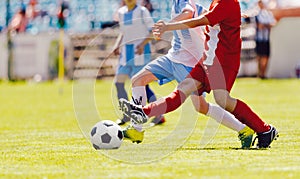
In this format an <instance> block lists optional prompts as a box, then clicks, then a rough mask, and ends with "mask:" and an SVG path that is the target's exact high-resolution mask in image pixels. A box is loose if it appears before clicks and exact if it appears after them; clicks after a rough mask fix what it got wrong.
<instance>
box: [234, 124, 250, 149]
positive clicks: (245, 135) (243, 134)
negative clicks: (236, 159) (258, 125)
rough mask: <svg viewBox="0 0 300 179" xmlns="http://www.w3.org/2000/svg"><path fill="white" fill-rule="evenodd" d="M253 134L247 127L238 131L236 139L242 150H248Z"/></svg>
mask: <svg viewBox="0 0 300 179" xmlns="http://www.w3.org/2000/svg"><path fill="white" fill-rule="evenodd" d="M253 134H254V131H253V130H252V129H250V128H249V127H248V126H246V127H244V129H242V130H241V131H239V135H238V137H239V139H240V141H241V144H242V149H249V148H250V147H251V144H252V137H253Z"/></svg>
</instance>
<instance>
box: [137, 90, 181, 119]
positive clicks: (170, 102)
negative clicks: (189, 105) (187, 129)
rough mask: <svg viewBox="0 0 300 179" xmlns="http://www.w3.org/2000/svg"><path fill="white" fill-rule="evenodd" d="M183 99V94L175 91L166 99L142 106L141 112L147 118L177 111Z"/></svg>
mask: <svg viewBox="0 0 300 179" xmlns="http://www.w3.org/2000/svg"><path fill="white" fill-rule="evenodd" d="M185 99H186V95H185V94H184V93H183V92H181V91H179V90H175V91H173V92H172V93H171V94H169V95H168V96H167V97H165V98H163V99H160V100H157V101H155V102H152V103H150V104H148V105H146V106H144V107H143V110H144V112H145V114H147V116H148V117H152V116H160V115H162V114H165V113H168V112H171V111H174V110H175V109H177V108H178V107H179V106H180V105H181V104H182V103H183V102H184V101H185Z"/></svg>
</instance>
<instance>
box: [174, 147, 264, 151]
mask: <svg viewBox="0 0 300 179" xmlns="http://www.w3.org/2000/svg"><path fill="white" fill-rule="evenodd" d="M267 149H268V148H265V149H258V148H249V149H242V148H237V147H218V148H216V147H205V148H203V147H181V148H178V149H177V151H180V150H187V151H188V150H189V151H193V150H195V151H196V150H267Z"/></svg>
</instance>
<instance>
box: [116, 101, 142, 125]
mask: <svg viewBox="0 0 300 179" xmlns="http://www.w3.org/2000/svg"><path fill="white" fill-rule="evenodd" d="M119 105H120V109H121V111H123V114H124V115H125V116H127V117H129V118H130V119H131V122H133V123H134V124H144V123H146V122H147V121H148V116H147V115H146V114H145V113H144V111H143V107H142V105H136V104H134V103H133V102H130V101H128V100H126V99H123V98H121V99H119Z"/></svg>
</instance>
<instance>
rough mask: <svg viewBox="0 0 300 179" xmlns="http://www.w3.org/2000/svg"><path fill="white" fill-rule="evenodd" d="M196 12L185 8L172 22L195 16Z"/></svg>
mask: <svg viewBox="0 0 300 179" xmlns="http://www.w3.org/2000/svg"><path fill="white" fill-rule="evenodd" d="M193 14H194V12H193V11H191V10H184V11H183V12H182V13H181V14H179V15H178V16H176V17H174V18H173V19H172V20H171V21H170V22H178V21H182V20H186V19H190V18H192V17H193Z"/></svg>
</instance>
